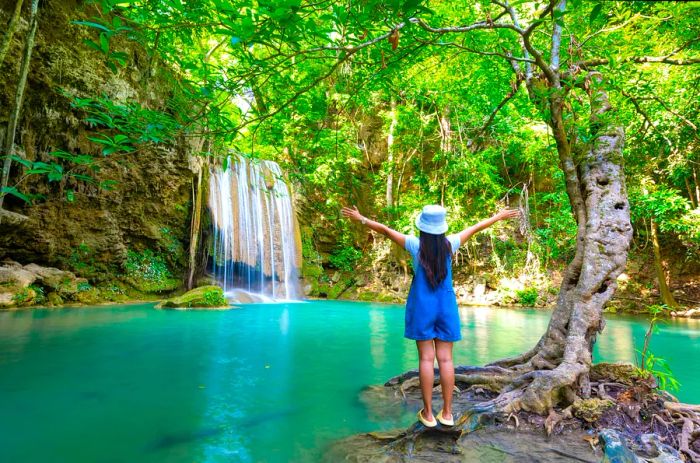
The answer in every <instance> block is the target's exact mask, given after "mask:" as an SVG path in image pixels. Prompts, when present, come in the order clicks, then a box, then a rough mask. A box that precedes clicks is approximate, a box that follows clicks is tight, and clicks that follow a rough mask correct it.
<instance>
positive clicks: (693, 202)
mask: <svg viewBox="0 0 700 463" xmlns="http://www.w3.org/2000/svg"><path fill="white" fill-rule="evenodd" d="M685 189H686V190H687V191H688V199H690V204H691V205H692V206H693V208H696V207H698V201H700V198H696V197H695V192H694V191H693V189H692V188H690V181H689V180H688V177H686V178H685Z"/></svg>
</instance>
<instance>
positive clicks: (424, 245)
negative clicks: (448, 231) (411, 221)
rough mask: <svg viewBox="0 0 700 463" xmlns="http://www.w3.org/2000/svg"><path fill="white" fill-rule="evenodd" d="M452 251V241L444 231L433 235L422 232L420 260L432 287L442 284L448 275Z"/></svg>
mask: <svg viewBox="0 0 700 463" xmlns="http://www.w3.org/2000/svg"><path fill="white" fill-rule="evenodd" d="M451 253H452V249H451V247H450V242H449V241H447V238H446V237H445V234H444V233H441V234H439V235H433V234H432V233H426V232H424V231H422V232H420V250H419V252H418V261H419V262H420V265H421V267H423V270H424V271H425V276H426V277H427V278H428V284H429V285H430V288H431V289H435V288H437V287H438V286H440V283H442V281H443V280H444V279H445V277H447V258H448V256H449V255H450V254H451Z"/></svg>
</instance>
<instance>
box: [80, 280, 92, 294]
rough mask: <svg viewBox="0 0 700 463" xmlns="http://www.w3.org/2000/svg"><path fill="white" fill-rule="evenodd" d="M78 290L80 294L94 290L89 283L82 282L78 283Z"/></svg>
mask: <svg viewBox="0 0 700 463" xmlns="http://www.w3.org/2000/svg"><path fill="white" fill-rule="evenodd" d="M77 289H78V292H79V293H82V292H85V291H90V290H91V289H92V285H91V284H90V283H88V282H85V281H81V282H80V283H78V285H77Z"/></svg>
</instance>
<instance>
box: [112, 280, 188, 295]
mask: <svg viewBox="0 0 700 463" xmlns="http://www.w3.org/2000/svg"><path fill="white" fill-rule="evenodd" d="M125 280H126V282H127V283H129V284H130V285H131V286H133V287H134V289H136V290H137V291H140V292H142V293H169V292H171V291H175V290H176V289H178V288H179V287H180V280H178V279H176V278H163V279H161V280H147V279H145V278H134V277H127V278H125Z"/></svg>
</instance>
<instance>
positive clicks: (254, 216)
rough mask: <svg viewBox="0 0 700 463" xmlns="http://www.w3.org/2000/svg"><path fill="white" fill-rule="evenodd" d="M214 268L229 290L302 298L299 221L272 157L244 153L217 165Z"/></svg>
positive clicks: (212, 192) (212, 197) (212, 198)
mask: <svg viewBox="0 0 700 463" xmlns="http://www.w3.org/2000/svg"><path fill="white" fill-rule="evenodd" d="M209 209H210V211H211V217H212V222H213V228H214V237H213V238H214V239H213V244H212V249H211V270H212V273H213V274H214V276H215V278H216V279H217V281H219V282H220V284H221V285H222V286H223V288H224V292H226V293H227V294H229V295H237V293H240V292H241V291H245V292H247V293H249V294H254V295H258V296H262V297H257V298H256V297H253V298H252V299H257V300H259V299H262V300H267V299H298V298H299V297H300V296H301V291H300V289H299V278H298V275H299V271H298V270H299V268H300V266H301V253H300V249H301V246H300V241H301V240H300V235H299V227H298V224H297V222H296V218H295V216H294V209H293V207H292V198H291V195H290V191H289V188H288V187H287V184H286V183H285V182H284V179H283V177H282V171H281V169H280V167H279V165H277V163H276V162H273V161H254V160H247V159H245V158H240V159H239V160H237V161H236V162H235V163H233V165H231V166H230V167H229V168H228V169H225V170H224V169H221V168H216V169H214V170H212V172H211V176H210V183H209Z"/></svg>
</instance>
